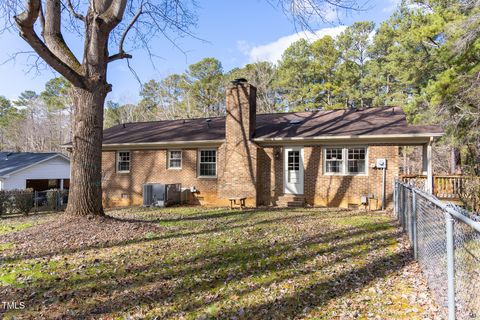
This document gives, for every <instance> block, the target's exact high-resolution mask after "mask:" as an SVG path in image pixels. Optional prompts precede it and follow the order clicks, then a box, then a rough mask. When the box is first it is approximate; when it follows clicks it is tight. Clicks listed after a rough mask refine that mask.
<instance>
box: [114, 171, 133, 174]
mask: <svg viewBox="0 0 480 320" xmlns="http://www.w3.org/2000/svg"><path fill="white" fill-rule="evenodd" d="M117 173H119V174H126V173H130V171H117Z"/></svg>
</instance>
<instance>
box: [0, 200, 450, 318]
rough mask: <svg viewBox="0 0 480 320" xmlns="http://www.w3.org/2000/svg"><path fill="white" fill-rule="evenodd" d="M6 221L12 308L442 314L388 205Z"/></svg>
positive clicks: (6, 288)
mask: <svg viewBox="0 0 480 320" xmlns="http://www.w3.org/2000/svg"><path fill="white" fill-rule="evenodd" d="M108 215H110V216H111V217H113V219H112V218H109V219H87V218H80V219H77V218H72V217H68V216H65V215H61V214H50V215H43V216H32V217H22V218H11V219H4V220H0V263H1V269H0V292H1V295H0V298H1V299H0V300H2V301H17V302H23V303H24V304H25V309H23V310H5V309H2V305H0V318H1V313H4V317H5V318H7V319H9V318H13V317H15V318H32V319H34V318H35V319H36V318H67V319H70V318H78V319H84V318H95V319H117V318H118V319H123V318H128V319H144V318H152V319H153V318H157V319H170V318H171V319H210V318H226V319H289V318H295V319H353V318H360V319H362V318H373V319H395V318H397V319H434V318H435V319H438V318H441V317H440V316H439V314H440V312H441V311H442V312H443V310H439V309H438V308H437V307H436V306H435V304H434V303H433V302H432V298H431V296H430V294H429V292H428V290H427V288H426V285H425V282H424V280H423V278H422V276H421V273H420V271H419V268H418V266H417V264H416V263H415V262H413V261H412V255H411V252H410V249H409V247H408V245H407V242H406V240H405V238H404V236H403V235H402V233H401V232H400V230H399V228H398V226H397V224H396V223H395V221H394V219H393V218H392V217H391V216H390V215H388V214H385V213H378V212H377V213H365V212H360V211H341V210H332V209H295V210H291V209H283V210H273V209H266V210H256V211H243V212H242V211H228V210H224V209H207V208H203V209H202V208H169V209H145V208H130V209H122V210H112V211H109V212H108Z"/></svg>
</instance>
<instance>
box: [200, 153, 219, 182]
mask: <svg viewBox="0 0 480 320" xmlns="http://www.w3.org/2000/svg"><path fill="white" fill-rule="evenodd" d="M216 175H217V151H216V150H201V151H200V176H216Z"/></svg>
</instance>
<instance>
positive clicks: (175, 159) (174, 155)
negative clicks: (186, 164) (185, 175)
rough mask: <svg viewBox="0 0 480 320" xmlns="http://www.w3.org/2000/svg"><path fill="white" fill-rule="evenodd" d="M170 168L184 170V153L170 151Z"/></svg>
mask: <svg viewBox="0 0 480 320" xmlns="http://www.w3.org/2000/svg"><path fill="white" fill-rule="evenodd" d="M168 168H169V169H181V168H182V151H180V150H170V151H168Z"/></svg>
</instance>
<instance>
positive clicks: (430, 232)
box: [394, 181, 480, 319]
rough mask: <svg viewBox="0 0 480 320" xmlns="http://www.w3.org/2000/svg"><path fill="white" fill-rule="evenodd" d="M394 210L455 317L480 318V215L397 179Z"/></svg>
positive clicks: (431, 285)
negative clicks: (479, 216)
mask: <svg viewBox="0 0 480 320" xmlns="http://www.w3.org/2000/svg"><path fill="white" fill-rule="evenodd" d="M394 205H395V206H394V210H395V215H396V216H397V218H398V220H399V221H400V223H401V225H402V228H403V230H404V231H405V232H406V233H407V234H408V237H409V239H410V241H411V244H412V247H413V251H414V256H415V259H417V260H418V262H419V264H420V266H421V269H422V271H423V274H424V275H425V277H426V279H427V281H428V285H429V288H430V290H431V291H432V293H433V295H434V296H435V298H436V299H437V302H438V303H439V305H443V306H445V307H447V308H448V318H449V319H480V219H479V218H478V216H476V215H474V214H472V213H470V212H467V211H466V210H464V209H462V208H460V207H458V206H455V205H452V204H447V203H444V202H441V201H440V200H438V199H437V198H435V197H434V196H432V195H430V194H427V193H425V192H423V191H421V190H419V189H417V188H416V187H414V186H412V185H410V184H406V183H403V182H400V181H395V186H394Z"/></svg>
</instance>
